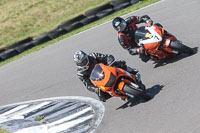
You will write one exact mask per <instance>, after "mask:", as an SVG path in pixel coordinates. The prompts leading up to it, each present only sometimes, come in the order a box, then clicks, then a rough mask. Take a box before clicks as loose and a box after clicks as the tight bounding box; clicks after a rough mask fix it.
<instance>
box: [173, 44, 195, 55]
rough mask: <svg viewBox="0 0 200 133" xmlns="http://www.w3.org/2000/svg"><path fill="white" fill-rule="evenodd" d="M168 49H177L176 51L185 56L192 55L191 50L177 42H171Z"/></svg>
mask: <svg viewBox="0 0 200 133" xmlns="http://www.w3.org/2000/svg"><path fill="white" fill-rule="evenodd" d="M169 47H170V48H172V49H177V50H179V51H181V52H183V53H185V54H189V55H191V54H193V53H194V52H193V49H192V48H190V47H188V46H186V45H184V44H182V43H181V42H179V41H172V42H171V43H170V46H169Z"/></svg>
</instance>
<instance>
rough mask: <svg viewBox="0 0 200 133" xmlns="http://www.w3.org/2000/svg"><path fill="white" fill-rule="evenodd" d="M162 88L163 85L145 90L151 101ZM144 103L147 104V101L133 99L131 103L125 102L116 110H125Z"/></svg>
mask: <svg viewBox="0 0 200 133" xmlns="http://www.w3.org/2000/svg"><path fill="white" fill-rule="evenodd" d="M163 87H164V85H154V86H152V87H151V88H148V89H147V93H149V94H150V95H151V96H152V99H153V98H154V96H155V95H157V94H158V93H159V92H160V91H161V90H162V88H163ZM150 100H151V99H150ZM150 100H149V101H150ZM144 102H148V101H144V100H141V99H133V100H132V101H130V102H126V103H125V104H123V105H121V106H120V107H118V108H117V109H116V110H118V109H125V108H127V107H133V106H135V105H137V104H140V103H144Z"/></svg>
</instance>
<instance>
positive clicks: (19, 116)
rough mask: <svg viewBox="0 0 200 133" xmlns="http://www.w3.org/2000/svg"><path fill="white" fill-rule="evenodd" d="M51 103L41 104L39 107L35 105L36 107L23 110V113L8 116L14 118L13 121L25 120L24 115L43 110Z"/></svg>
mask: <svg viewBox="0 0 200 133" xmlns="http://www.w3.org/2000/svg"><path fill="white" fill-rule="evenodd" d="M49 103H50V102H43V103H40V104H38V105H35V106H32V107H30V108H27V109H25V110H22V111H19V112H16V113H13V114H10V115H8V116H7V117H12V118H13V119H24V116H23V115H24V114H26V113H28V112H31V111H33V110H36V109H38V108H41V107H43V106H45V105H47V104H49Z"/></svg>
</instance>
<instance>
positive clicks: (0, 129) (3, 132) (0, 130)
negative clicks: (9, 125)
mask: <svg viewBox="0 0 200 133" xmlns="http://www.w3.org/2000/svg"><path fill="white" fill-rule="evenodd" d="M0 133H10V132H9V131H7V130H5V129H2V128H1V127H0Z"/></svg>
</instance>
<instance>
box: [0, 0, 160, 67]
mask: <svg viewBox="0 0 200 133" xmlns="http://www.w3.org/2000/svg"><path fill="white" fill-rule="evenodd" d="M158 1H160V0H142V1H140V2H139V3H137V4H134V5H132V6H129V7H127V8H125V9H122V10H120V11H118V12H115V13H113V14H111V15H109V16H106V17H104V18H102V19H100V20H98V21H95V22H93V23H91V24H89V25H86V26H84V27H81V28H79V29H76V30H74V31H72V32H70V33H67V34H65V35H63V36H60V37H58V38H56V39H54V40H51V41H49V42H46V43H43V44H41V45H38V46H36V47H33V48H31V49H29V50H27V51H25V52H23V53H21V54H19V55H17V56H14V57H12V58H10V59H7V60H5V61H2V62H0V66H2V65H5V64H7V63H9V62H11V61H14V60H16V59H18V58H21V57H22V56H25V55H27V54H29V53H31V52H34V51H37V50H39V49H41V48H44V47H46V46H48V45H50V44H53V43H56V42H58V41H60V40H63V39H64V38H68V37H70V36H72V35H75V34H77V33H79V32H82V31H84V30H87V29H90V28H92V27H94V26H97V25H99V24H102V23H104V22H106V21H109V20H112V19H113V18H114V17H116V16H121V15H124V14H127V13H129V12H132V11H135V10H138V9H140V8H142V7H145V6H148V5H150V4H153V3H155V2H158Z"/></svg>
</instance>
